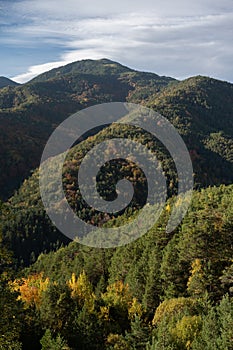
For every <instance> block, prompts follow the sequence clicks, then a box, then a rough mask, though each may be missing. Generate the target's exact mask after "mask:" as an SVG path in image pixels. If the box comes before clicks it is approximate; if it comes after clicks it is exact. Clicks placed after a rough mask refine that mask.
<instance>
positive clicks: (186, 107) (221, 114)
mask: <svg viewBox="0 0 233 350" xmlns="http://www.w3.org/2000/svg"><path fill="white" fill-rule="evenodd" d="M148 106H149V107H151V108H153V109H155V110H156V111H158V112H160V113H162V114H163V115H164V116H165V117H166V118H168V119H169V120H170V121H171V122H172V123H173V125H174V126H175V127H176V128H177V129H178V130H179V132H180V134H181V135H182V137H183V139H184V140H185V142H186V144H187V146H188V148H189V150H190V154H191V156H192V160H193V165H194V171H195V175H196V183H197V184H201V185H213V184H217V183H229V184H230V183H232V182H233V84H230V83H228V82H223V81H219V80H215V79H211V78H207V77H201V76H197V77H193V78H189V79H186V80H184V81H182V82H179V83H178V84H176V85H172V86H170V87H168V88H167V89H166V90H164V91H162V92H161V93H159V94H156V95H155V96H152V97H151V99H150V101H149V102H148Z"/></svg>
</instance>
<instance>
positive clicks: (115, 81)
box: [0, 60, 175, 199]
mask: <svg viewBox="0 0 233 350" xmlns="http://www.w3.org/2000/svg"><path fill="white" fill-rule="evenodd" d="M173 81H175V79H172V78H167V77H159V76H158V75H156V74H152V73H143V72H137V71H133V70H131V69H129V68H127V67H124V66H122V65H120V64H118V63H115V62H112V61H109V60H99V61H92V60H84V61H80V62H77V63H73V64H70V65H68V66H65V67H62V68H60V69H55V70H52V71H51V72H48V73H45V74H43V75H41V76H40V77H38V78H36V79H33V80H32V81H31V82H29V83H27V84H24V85H22V86H18V87H11V86H10V87H6V88H5V89H2V90H0V129H1V130H2V131H1V134H0V149H1V151H0V156H1V164H0V188H1V192H0V198H2V199H6V198H8V197H9V195H11V194H13V192H14V190H15V189H17V188H18V187H19V185H20V184H21V182H22V180H23V179H24V178H25V177H28V176H29V175H30V171H31V170H33V169H34V168H36V167H37V166H38V165H39V162H40V158H41V154H42V151H43V148H44V146H45V144H46V141H47V140H48V138H49V136H50V134H51V133H52V131H53V130H54V129H55V127H56V126H58V125H59V124H60V123H61V121H63V120H64V119H66V118H67V117H68V116H69V115H71V114H73V113H75V112H77V111H78V110H80V109H83V108H85V107H88V106H91V105H94V104H97V103H104V102H111V101H126V100H127V99H129V100H132V101H135V102H141V101H142V100H144V99H145V100H146V99H147V98H148V96H149V95H150V94H151V93H155V92H157V91H159V90H161V89H162V88H164V87H165V86H167V85H168V84H169V83H170V82H173Z"/></svg>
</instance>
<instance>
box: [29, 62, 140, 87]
mask: <svg viewBox="0 0 233 350" xmlns="http://www.w3.org/2000/svg"><path fill="white" fill-rule="evenodd" d="M124 72H135V70H133V69H130V68H128V67H126V66H123V65H122V64H120V63H118V62H114V61H111V60H109V59H107V58H102V59H99V60H92V59H85V60H81V61H75V62H72V63H68V64H66V65H65V66H61V67H58V68H54V69H52V70H50V71H48V72H45V73H42V74H40V75H39V76H37V77H35V78H33V79H32V80H31V81H30V82H29V83H31V82H33V83H34V82H43V81H46V80H50V79H54V78H56V77H59V76H65V75H75V74H85V75H88V74H92V75H106V74H109V75H117V74H121V73H124Z"/></svg>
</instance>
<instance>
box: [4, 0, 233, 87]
mask: <svg viewBox="0 0 233 350" xmlns="http://www.w3.org/2000/svg"><path fill="white" fill-rule="evenodd" d="M232 23H233V0H221V1H220V0H195V1H194V0H192V1H190V0H141V1H139V0H117V1H112V0H91V1H90V0H66V1H63V0H0V47H1V51H0V76H6V77H9V78H12V79H13V80H15V81H17V82H20V83H23V82H26V81H28V80H30V79H32V78H33V77H34V76H36V75H38V74H40V73H42V72H44V71H47V70H49V69H52V68H55V67H59V66H61V65H65V64H67V63H70V62H73V61H77V60H82V59H100V58H108V59H111V60H113V61H117V62H119V63H121V64H124V65H126V66H128V67H130V68H134V69H137V70H143V71H150V72H154V73H157V74H159V75H166V76H172V77H174V78H177V79H185V78H187V77H190V76H194V75H206V76H211V77H214V78H217V79H221V80H227V81H231V82H233V24H232Z"/></svg>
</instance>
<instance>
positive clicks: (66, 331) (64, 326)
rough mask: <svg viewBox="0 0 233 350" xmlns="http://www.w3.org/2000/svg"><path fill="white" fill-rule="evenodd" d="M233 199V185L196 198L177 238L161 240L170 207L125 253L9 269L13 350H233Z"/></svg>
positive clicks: (99, 252)
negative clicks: (14, 271)
mask: <svg viewBox="0 0 233 350" xmlns="http://www.w3.org/2000/svg"><path fill="white" fill-rule="evenodd" d="M232 198H233V186H232V185H230V186H220V187H219V188H216V187H213V188H208V189H206V190H201V191H200V192H196V193H195V194H194V197H193V201H192V205H191V207H190V209H189V212H188V214H187V216H186V217H185V219H184V220H183V222H182V224H181V225H180V226H179V227H178V228H177V229H176V230H175V231H174V232H173V233H171V234H167V233H166V231H165V226H166V220H167V218H168V215H169V210H170V209H169V207H168V206H167V207H166V209H165V211H164V213H163V215H162V216H161V218H160V220H159V221H158V222H157V224H156V225H155V226H154V227H153V228H152V229H151V230H150V231H149V232H148V233H147V234H146V235H145V236H143V237H142V238H140V239H139V240H137V241H135V242H134V243H132V244H130V245H127V246H125V247H121V248H117V249H107V250H105V249H97V248H95V249H94V248H87V247H85V246H81V245H79V244H78V243H76V242H72V243H70V244H69V245H68V246H67V247H63V248H60V249H59V250H58V251H56V252H51V253H49V254H42V255H40V256H39V258H38V260H37V261H36V263H35V264H33V265H31V266H30V267H29V268H28V269H26V270H24V271H22V272H21V274H20V277H18V278H15V277H13V276H14V275H12V273H11V272H8V273H6V271H7V270H6V267H5V268H4V271H5V272H4V273H2V275H1V286H2V287H3V286H4V285H6V283H7V281H9V280H10V282H8V284H7V288H6V289H5V291H4V298H5V299H3V300H2V302H4V303H7V308H8V310H10V312H8V313H6V314H5V313H4V314H3V315H2V318H1V322H2V324H4V329H9V327H10V328H11V332H10V336H8V333H7V332H6V331H5V332H6V333H5V335H6V336H7V337H8V342H9V343H8V344H10V346H12V349H13V348H14V349H16V348H17V344H18V343H20V342H22V343H23V348H24V349H30V348H31V344H32V343H33V346H34V348H35V349H41V346H42V349H49V347H48V344H50V346H51V347H50V348H51V349H62V346H63V348H64V349H147V350H152V349H179V350H180V349H197V350H200V349H221V350H224V349H232V345H233V343H232V325H233V302H232V292H233V289H232V288H233V275H232V271H233V265H232V241H233V221H232V217H233V206H232V204H233V203H232ZM121 220H122V218H121ZM44 231H45V232H46V227H45V228H44ZM5 254H6V253H5ZM1 261H2V265H3V260H1ZM6 264H7V263H6V260H4V266H6ZM227 293H228V294H227ZM17 295H18V298H17V300H18V301H16V299H15V298H16V296H17ZM5 308H6V306H4V310H5ZM15 315H17V316H15ZM12 318H13V320H14V321H13V327H15V328H13V330H12V323H11V322H12V321H11V320H12ZM0 344H6V343H4V338H0ZM9 348H10V347H9Z"/></svg>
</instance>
